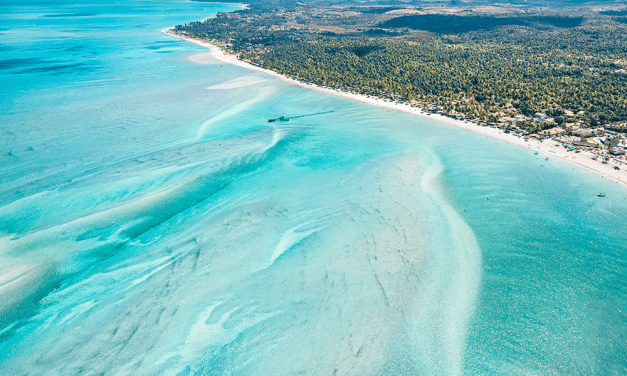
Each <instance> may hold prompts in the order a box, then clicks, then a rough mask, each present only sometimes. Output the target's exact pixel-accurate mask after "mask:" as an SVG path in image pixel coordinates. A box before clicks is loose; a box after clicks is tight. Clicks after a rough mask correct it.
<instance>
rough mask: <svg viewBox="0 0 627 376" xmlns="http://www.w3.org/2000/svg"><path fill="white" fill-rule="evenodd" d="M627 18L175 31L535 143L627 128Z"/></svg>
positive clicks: (459, 12) (336, 16)
mask: <svg viewBox="0 0 627 376" xmlns="http://www.w3.org/2000/svg"><path fill="white" fill-rule="evenodd" d="M264 9H265V8H264ZM623 12H624V10H609V11H608V10H606V11H603V12H595V11H592V10H590V9H588V8H577V9H575V8H572V9H567V10H550V9H549V10H547V9H545V8H542V9H527V10H526V11H525V12H520V11H519V10H518V9H512V8H495V7H479V8H473V7H464V8H455V12H451V8H446V7H444V8H442V7H427V8H425V7H423V8H420V7H408V6H404V7H356V6H347V7H332V8H317V7H307V6H295V7H292V8H290V9H284V8H281V9H275V10H272V11H267V9H265V10H259V9H258V8H255V7H254V6H253V7H251V8H250V9H245V10H242V11H239V12H234V13H229V14H219V15H218V16H216V17H214V18H212V19H209V20H207V21H205V22H196V23H191V24H188V25H182V26H178V27H177V28H176V30H177V32H179V33H185V34H187V35H191V36H193V37H196V38H201V39H206V40H209V41H212V42H213V43H216V44H220V45H222V46H223V48H225V49H227V50H229V51H230V52H232V53H236V54H238V55H239V56H240V58H241V59H244V60H247V61H250V62H252V63H254V64H257V65H259V66H262V67H264V68H267V69H272V70H274V71H277V72H280V73H283V74H285V75H288V76H290V77H294V78H297V79H299V80H302V81H307V82H312V83H316V84H319V85H324V86H328V87H333V88H340V89H344V90H350V91H353V92H358V93H363V94H369V95H376V96H379V97H382V98H390V99H394V100H401V101H406V102H409V103H412V104H416V105H420V106H423V107H425V108H427V109H435V110H440V111H442V112H444V113H446V114H449V115H450V116H455V117H460V118H467V119H473V120H476V121H480V122H484V123H493V124H497V123H500V124H505V123H507V122H510V123H512V122H513V123H517V126H518V127H521V128H525V129H526V130H527V131H529V132H531V133H534V132H542V131H544V130H548V129H552V128H555V127H558V126H559V127H562V128H565V129H566V130H567V131H571V130H572V129H577V128H579V127H581V128H587V127H598V126H601V125H608V126H612V127H614V128H616V127H617V125H618V124H622V123H625V122H626V121H627V72H626V70H627V25H625V23H623V22H621V21H622V17H623ZM453 13H454V14H453ZM619 128H620V126H619Z"/></svg>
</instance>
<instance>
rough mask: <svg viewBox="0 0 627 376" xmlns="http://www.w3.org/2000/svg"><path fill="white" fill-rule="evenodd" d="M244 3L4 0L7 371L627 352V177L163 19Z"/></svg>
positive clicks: (0, 50) (408, 370)
mask: <svg viewBox="0 0 627 376" xmlns="http://www.w3.org/2000/svg"><path fill="white" fill-rule="evenodd" d="M236 9H239V6H237V5H233V4H231V5H223V4H210V3H194V2H188V1H176V0H160V1H157V0H127V1H115V0H114V1H107V2H104V1H96V0H85V1H82V2H75V3H73V4H69V2H62V1H33V0H25V1H21V0H20V1H17V0H5V1H3V2H2V3H0V374H2V375H18V374H19V375H44V374H46V375H73V374H79V373H87V374H90V373H94V374H107V375H108V374H111V375H121V374H133V375H157V374H158V375H198V374H203V375H294V374H320V375H335V374H337V375H401V374H407V375H414V374H416V375H461V374H467V375H612V374H616V375H619V374H625V373H627V199H626V198H627V189H626V188H625V187H624V186H621V185H619V184H617V183H615V182H612V181H608V179H604V178H602V177H601V176H599V175H596V174H593V173H589V172H587V171H585V170H583V169H581V168H578V167H575V166H573V165H570V164H567V163H565V162H561V161H558V160H554V159H550V160H548V161H546V160H545V159H544V157H543V156H542V155H534V154H533V152H532V151H530V150H527V149H524V148H520V147H516V146H512V145H509V144H505V143H503V142H501V141H497V140H493V139H489V138H486V137H485V136H482V135H478V134H474V133H471V132H468V131H465V130H461V129H457V128H455V127H452V126H450V125H447V124H442V123H438V122H436V121H434V120H431V119H429V118H420V117H416V116H411V115H408V114H403V113H400V112H394V111H390V110H386V109H382V108H378V107H373V106H368V105H365V104H363V103H359V102H354V101H350V100H346V99H342V98H339V97H335V96H329V95H325V94H321V93H318V92H313V91H310V90H307V89H303V88H299V87H295V86H291V85H289V84H287V83H285V82H282V81H280V80H277V79H275V78H272V77H270V76H266V75H264V74H263V73H259V72H253V71H248V70H246V69H243V68H240V67H235V66H232V65H228V64H223V63H220V62H219V61H215V60H213V59H211V58H210V56H208V55H207V53H206V50H204V49H203V48H201V47H199V46H196V45H194V44H192V43H188V42H184V41H182V40H179V39H175V38H172V37H168V36H166V35H164V34H162V33H160V32H159V30H161V29H163V28H166V27H171V26H174V25H177V24H182V23H186V22H191V21H196V20H202V19H205V18H208V17H211V16H212V15H214V14H216V13H217V12H228V11H233V10H236ZM314 113H322V114H318V115H315V116H308V117H300V118H293V119H291V120H290V121H288V122H275V123H268V121H267V120H268V119H269V118H277V117H279V116H286V117H290V116H299V115H306V114H314ZM599 192H605V193H606V197H604V198H599V197H597V193H599Z"/></svg>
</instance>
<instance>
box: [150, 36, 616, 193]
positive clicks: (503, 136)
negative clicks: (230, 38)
mask: <svg viewBox="0 0 627 376" xmlns="http://www.w3.org/2000/svg"><path fill="white" fill-rule="evenodd" d="M172 29H173V28H166V29H163V30H161V32H162V33H164V34H166V35H169V36H172V37H175V38H179V39H183V40H185V41H188V42H191V43H194V44H197V45H199V46H202V47H205V48H207V49H208V50H209V51H210V52H211V55H212V57H213V58H215V59H216V60H219V61H222V62H224V63H227V64H233V65H237V66H239V67H242V68H246V69H249V70H253V71H257V72H261V73H264V74H267V75H269V76H272V77H275V78H278V79H280V80H282V81H284V82H287V83H289V84H291V85H295V86H299V87H302V88H306V89H309V90H314V91H317V92H320V93H324V94H330V95H335V96H340V97H342V98H346V99H351V100H356V101H359V102H363V103H366V104H371V105H375V106H379V107H383V108H387V109H390V110H395V111H401V112H405V113H409V114H413V115H417V116H422V117H424V118H430V119H434V120H436V121H439V122H443V123H446V124H449V125H453V126H455V127H458V128H463V129H465V130H468V131H471V132H475V133H480V134H482V135H485V136H488V137H491V138H495V139H499V140H501V141H505V142H507V143H510V144H513V145H517V146H520V147H523V148H526V149H529V150H531V151H537V152H538V153H539V154H540V153H541V154H543V155H544V156H545V157H546V158H549V159H550V158H551V157H554V158H557V159H560V160H563V161H566V162H569V163H572V164H575V165H577V166H579V167H583V168H585V169H587V170H589V171H592V172H595V173H597V174H599V175H601V176H602V177H604V178H608V179H610V180H613V181H615V182H617V183H620V184H622V185H623V186H625V187H627V164H623V165H622V168H621V169H620V170H615V169H614V167H613V166H614V165H612V164H609V163H608V164H603V163H602V162H601V161H600V160H593V159H592V158H593V157H595V155H594V154H593V153H590V152H588V151H581V152H580V153H575V152H574V151H568V149H566V148H564V147H563V146H562V144H561V143H559V142H556V141H553V140H544V141H543V142H540V141H538V140H537V139H534V138H527V139H526V138H524V137H520V136H516V135H513V134H508V133H505V132H503V131H502V130H500V129H498V128H492V127H487V126H486V127H484V126H480V125H477V124H474V123H471V122H469V121H465V120H457V119H451V118H449V117H446V116H442V115H439V114H432V113H427V112H425V111H423V110H422V109H420V108H417V107H413V106H411V105H409V104H405V103H400V102H394V101H391V100H386V99H381V98H376V97H372V96H367V95H363V94H355V93H351V92H346V91H341V90H337V89H331V88H326V87H321V86H318V85H315V84H311V83H306V82H302V81H298V80H295V79H293V78H290V77H287V76H284V75H282V74H280V73H277V72H275V71H272V70H268V69H264V68H261V67H258V66H256V65H253V64H249V63H247V62H244V61H241V60H239V59H238V58H237V56H235V55H231V54H228V53H226V52H225V51H224V50H222V49H221V48H219V47H218V46H216V45H213V44H211V43H207V42H203V41H200V40H197V39H194V38H189V37H185V36H182V35H178V34H175V33H173V32H172Z"/></svg>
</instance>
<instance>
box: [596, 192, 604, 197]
mask: <svg viewBox="0 0 627 376" xmlns="http://www.w3.org/2000/svg"><path fill="white" fill-rule="evenodd" d="M597 196H599V197H605V193H599V194H598V195H597Z"/></svg>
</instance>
